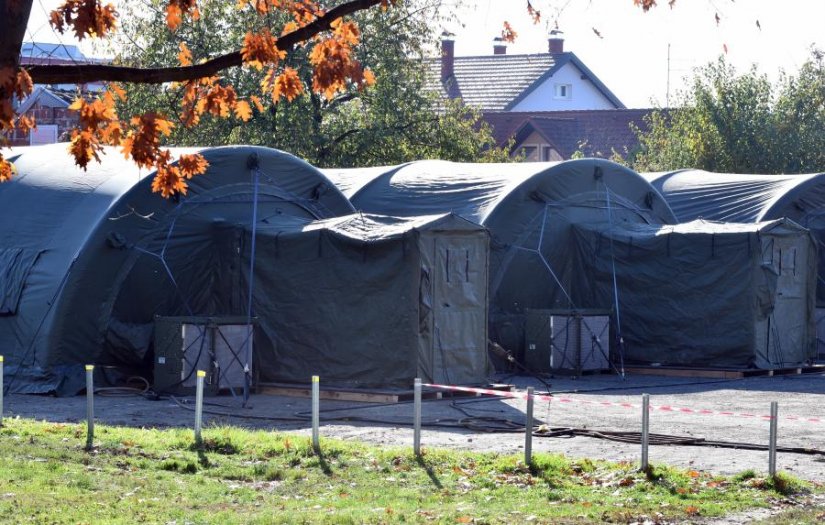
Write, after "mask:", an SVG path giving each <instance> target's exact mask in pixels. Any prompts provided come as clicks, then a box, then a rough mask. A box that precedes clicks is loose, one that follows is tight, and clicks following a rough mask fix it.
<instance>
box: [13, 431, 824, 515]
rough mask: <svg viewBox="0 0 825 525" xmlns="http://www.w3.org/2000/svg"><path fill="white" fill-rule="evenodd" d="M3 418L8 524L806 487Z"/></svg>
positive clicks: (241, 434)
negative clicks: (90, 441)
mask: <svg viewBox="0 0 825 525" xmlns="http://www.w3.org/2000/svg"><path fill="white" fill-rule="evenodd" d="M95 437H96V440H95V450H94V451H92V452H85V451H84V450H83V446H84V444H85V425H83V424H79V425H72V424H54V423H47V422H35V421H32V420H26V419H6V420H5V421H4V427H2V428H0V522H2V523H107V524H109V523H128V524H134V523H177V524H183V523H220V524H231V523H267V524H269V523H313V524H314V523H335V524H338V523H508V524H509V523H553V524H559V523H598V522H614V523H615V522H619V523H628V522H633V521H645V519H649V520H651V521H653V522H657V521H671V520H686V519H689V518H692V517H699V516H719V515H723V514H725V513H728V512H733V511H737V510H742V509H745V508H749V507H758V506H766V505H769V504H771V502H772V501H774V500H776V499H778V498H781V497H783V496H782V494H781V493H786V494H787V493H791V492H796V491H805V490H809V487H807V486H806V485H805V484H804V483H800V482H798V481H796V480H793V479H791V478H788V477H784V476H783V477H780V478H779V479H778V480H777V481H773V480H766V479H764V478H760V477H758V476H757V475H756V474H755V473H753V472H746V473H743V474H742V475H740V476H736V477H732V478H728V477H718V476H712V475H709V474H706V473H703V472H696V471H684V470H677V469H671V468H667V467H662V466H657V467H656V468H655V469H654V472H653V473H652V475H651V476H649V477H648V476H646V475H645V474H642V473H639V472H637V471H636V466H635V465H631V464H621V463H620V464H616V463H608V462H603V461H590V460H572V459H567V458H565V457H562V456H559V455H545V454H537V455H535V456H534V463H535V464H534V465H533V466H532V468H528V467H526V466H525V465H523V464H522V463H521V460H520V458H519V457H517V456H513V455H499V454H486V453H471V452H460V451H448V450H441V449H437V450H434V449H429V450H426V451H425V452H426V453H425V454H424V457H423V459H422V460H418V459H417V458H416V457H415V456H414V455H413V453H412V450H411V449H410V448H379V447H375V446H369V445H365V444H362V443H358V442H349V441H340V440H323V439H322V441H321V448H322V450H323V454H322V455H315V454H314V453H313V452H312V449H311V446H310V443H309V439H308V438H306V437H299V436H294V435H287V434H281V433H273V432H263V431H247V430H242V429H238V428H234V427H220V428H208V429H206V430H205V431H204V446H203V447H202V449H200V450H199V449H197V448H196V447H195V446H194V439H193V435H192V431H191V430H184V429H171V430H156V429H134V428H121V427H105V426H97V427H96V434H95Z"/></svg>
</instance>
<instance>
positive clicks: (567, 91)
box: [553, 84, 573, 100]
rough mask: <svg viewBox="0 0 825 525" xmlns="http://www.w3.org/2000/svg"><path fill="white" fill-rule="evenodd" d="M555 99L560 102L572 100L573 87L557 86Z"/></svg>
mask: <svg viewBox="0 0 825 525" xmlns="http://www.w3.org/2000/svg"><path fill="white" fill-rule="evenodd" d="M553 98H556V99H559V100H570V99H571V98H573V85H572V84H556V90H555V96H554V97H553Z"/></svg>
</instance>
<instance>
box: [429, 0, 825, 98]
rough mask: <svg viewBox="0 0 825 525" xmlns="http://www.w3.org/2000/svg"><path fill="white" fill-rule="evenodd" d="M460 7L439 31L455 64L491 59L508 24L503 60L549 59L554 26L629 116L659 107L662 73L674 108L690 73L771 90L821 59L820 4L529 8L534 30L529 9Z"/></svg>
mask: <svg viewBox="0 0 825 525" xmlns="http://www.w3.org/2000/svg"><path fill="white" fill-rule="evenodd" d="M452 3H455V2H452ZM464 3H465V4H466V5H465V6H463V7H458V8H457V10H458V17H457V18H458V21H454V22H452V23H449V24H447V25H446V27H445V29H447V30H449V31H451V32H453V33H455V35H456V37H455V38H456V43H455V53H456V55H457V56H461V55H486V54H490V53H492V44H493V42H492V40H493V38H494V37H495V36H497V35H498V34H500V32H501V28H502V27H503V23H504V21H505V20H506V21H508V22H509V23H510V25H511V26H513V28H514V29H515V30H516V32H517V33H518V37H517V39H516V42H515V43H514V44H510V45H509V46H508V49H507V52H508V53H537V52H546V51H547V35H548V32H549V30H550V29H552V28H553V27H554V26H555V24H556V23H558V28H559V29H560V30H562V31H563V32H564V38H565V42H564V47H565V50H566V51H572V52H574V53H575V54H576V56H578V57H579V58H580V59H581V60H582V61H583V62H584V63H585V64H586V65H587V67H589V68H590V70H591V71H593V73H595V74H596V76H598V77H599V79H600V80H601V81H602V82H604V83H605V84H606V85H607V87H608V88H610V90H611V91H613V93H614V94H616V96H618V97H619V99H620V100H621V101H622V102H624V104H625V105H626V106H627V107H636V108H641V107H651V106H655V105H660V106H664V105H665V104H666V102H667V93H668V69H669V77H670V95H671V98H673V96H674V95H675V94H676V92H677V91H679V90H680V89H684V88H685V87H686V86H688V85H689V82H687V81H686V80H687V79H688V78H689V76H690V75H691V74H692V72H693V70H694V68H696V67H700V66H702V65H704V64H707V63H708V62H711V61H714V60H716V59H717V58H718V57H719V56H720V55H725V58H726V60H727V61H728V62H729V63H731V64H733V65H734V66H735V67H736V68H737V70H739V71H746V70H748V69H749V68H750V67H751V65H753V64H756V66H757V67H758V68H759V71H761V72H762V73H765V74H767V75H768V76H769V78H771V79H772V80H774V81H775V80H776V79H777V78H778V76H779V71H780V70H781V69H784V71H785V72H786V73H789V74H793V73H794V72H796V71H797V70H798V69H799V67H800V66H801V65H802V64H803V63H804V62H805V61H806V60H807V59H808V58H809V57H810V56H811V54H810V50H811V46H812V45H816V46H817V47H818V48H819V49H821V50H823V51H825V0H735V1H734V0H676V3H675V4H674V6H673V8H669V7H668V6H667V0H659V4H660V5H659V6H658V7H655V8H654V9H652V10H650V11H649V12H647V13H644V12H643V11H642V10H641V9H640V8H638V7H635V6H634V5H633V1H632V0H533V6H534V7H535V8H536V9H538V10H539V11H541V14H542V20H541V22H540V23H539V24H537V25H534V24H533V22H532V20H530V19H529V17H528V15H527V10H526V7H525V6H526V0H464ZM717 13H718V14H719V19H720V20H719V24H718V26H717V23H716V19H715V16H716V14H717ZM757 20H758V21H759V25H760V26H761V29H760V28H759V27H757V24H756V22H757ZM593 29H596V30H597V31H598V32H599V33H600V34H601V38H600V37H599V36H597V35H596V34H595V32H594V31H593ZM725 46H726V47H727V54H725ZM668 47H669V49H670V65H669V67H668Z"/></svg>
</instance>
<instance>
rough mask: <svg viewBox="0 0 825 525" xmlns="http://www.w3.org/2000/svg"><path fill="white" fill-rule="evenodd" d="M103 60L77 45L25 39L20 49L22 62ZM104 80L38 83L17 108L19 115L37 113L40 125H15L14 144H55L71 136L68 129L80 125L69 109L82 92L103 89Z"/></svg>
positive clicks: (66, 63) (41, 63) (22, 63)
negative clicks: (27, 127) (24, 128)
mask: <svg viewBox="0 0 825 525" xmlns="http://www.w3.org/2000/svg"><path fill="white" fill-rule="evenodd" d="M98 62H100V60H97V59H93V58H89V57H86V56H85V55H84V54H83V53H82V52H81V51H80V49H78V47H77V46H72V45H64V44H50V43H42V42H24V43H23V46H22V47H21V49H20V64H21V65H22V66H27V65H52V64H60V65H72V64H89V63H98ZM103 88H104V84H103V83H100V82H95V83H90V84H82V85H76V84H54V85H43V84H36V85H35V87H34V90H33V91H32V93H31V94H30V95H29V96H28V97H26V99H25V100H23V101H21V102H20V104H19V105H18V106H17V107H16V108H15V113H17V114H18V115H28V116H30V117H34V119H35V122H36V124H37V128H36V129H34V130H32V131H30V132H23V131H22V130H20V129H15V130H13V131H12V132H10V133H9V134H8V135H7V138H8V139H9V145H11V146H29V145H32V146H34V145H39V144H51V143H54V142H62V141H65V140H68V132H69V130H71V129H72V128H73V127H75V126H76V125H77V122H78V116H77V113H76V112H75V111H72V110H70V109H69V106H70V105H71V104H72V101H73V100H74V99H75V98H76V97H77V96H78V95H81V94H86V93H94V92H98V91H101V90H102V89H103Z"/></svg>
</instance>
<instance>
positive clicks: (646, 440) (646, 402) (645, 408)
mask: <svg viewBox="0 0 825 525" xmlns="http://www.w3.org/2000/svg"><path fill="white" fill-rule="evenodd" d="M648 445H650V394H642V471H644V472H647V471H648V470H649V469H650V463H649V462H648V455H647V448H648Z"/></svg>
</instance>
